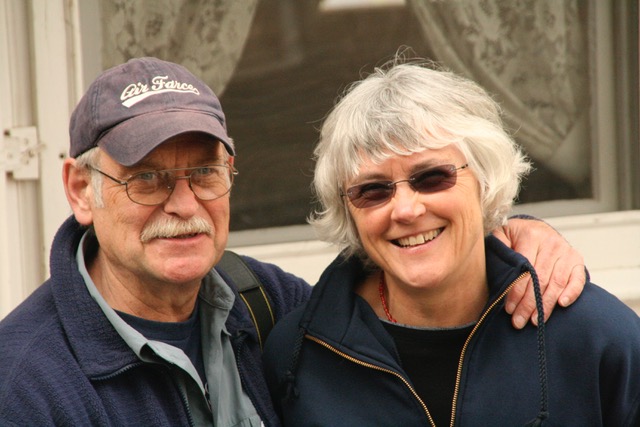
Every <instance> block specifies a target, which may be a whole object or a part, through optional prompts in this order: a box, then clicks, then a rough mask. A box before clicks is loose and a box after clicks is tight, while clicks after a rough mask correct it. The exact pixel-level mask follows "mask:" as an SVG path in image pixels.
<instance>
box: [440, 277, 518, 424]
mask: <svg viewBox="0 0 640 427" xmlns="http://www.w3.org/2000/svg"><path fill="white" fill-rule="evenodd" d="M528 274H529V273H528V272H524V273H521V274H520V275H519V276H518V277H517V278H516V279H515V280H514V281H513V282H511V284H510V285H509V286H507V288H506V289H505V290H504V291H503V292H502V293H501V294H500V296H499V297H498V298H496V300H495V301H494V302H492V303H491V305H490V306H489V307H488V308H487V309H486V310H485V311H484V313H482V316H480V319H478V322H476V325H475V326H474V327H473V329H472V330H471V333H470V334H469V336H468V337H467V339H466V341H465V342H464V345H463V346H462V351H461V352H460V361H459V362H458V372H456V385H455V387H454V389H453V401H452V402H451V423H450V424H449V427H454V425H455V423H456V409H457V406H458V394H459V392H460V381H461V377H462V365H463V364H464V356H465V354H466V352H467V347H469V342H470V341H471V339H472V338H473V336H474V335H475V333H476V331H477V330H478V329H479V328H480V325H482V323H483V322H484V320H485V319H486V317H487V316H488V315H489V313H490V312H491V310H493V309H494V307H495V306H496V305H497V304H498V303H499V302H500V301H502V300H503V299H504V297H505V296H506V295H507V294H508V293H509V291H510V290H511V288H513V287H514V286H515V284H516V283H518V282H519V281H520V280H522V279H523V278H524V277H525V276H527V275H528Z"/></svg>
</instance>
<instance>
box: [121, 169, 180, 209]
mask: <svg viewBox="0 0 640 427" xmlns="http://www.w3.org/2000/svg"><path fill="white" fill-rule="evenodd" d="M171 178H172V176H171V174H169V173H167V172H164V171H148V172H140V173H137V174H135V175H133V176H132V177H131V178H129V179H128V180H127V194H129V198H130V199H131V200H132V201H134V202H136V203H139V204H141V205H157V204H160V203H162V202H164V201H165V199H166V198H167V197H169V194H171V189H172V188H173V185H171Z"/></svg>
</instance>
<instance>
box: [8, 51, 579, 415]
mask: <svg viewBox="0 0 640 427" xmlns="http://www.w3.org/2000/svg"><path fill="white" fill-rule="evenodd" d="M70 141H71V145H70V158H69V159H67V160H66V161H65V163H64V168H63V184H64V187H65V191H66V195H67V198H68V200H69V204H70V205H71V208H72V210H73V216H72V217H70V218H69V219H68V220H67V221H66V222H65V223H64V224H63V225H62V226H61V228H60V230H59V231H58V233H57V235H56V238H55V240H54V242H53V246H52V249H51V278H50V279H49V280H47V281H46V282H45V283H44V284H43V285H42V286H41V287H40V288H39V289H38V290H36V291H35V292H34V293H33V295H31V296H30V297H29V298H28V299H27V300H26V301H25V302H24V303H23V304H21V305H20V306H19V307H18V308H17V309H16V310H14V312H12V313H11V314H9V315H8V316H7V317H6V318H5V319H4V320H3V321H2V322H0V343H2V345H1V346H0V361H1V363H0V425H3V424H14V423H15V424H18V425H154V426H164V425H167V426H169V425H174V426H175V425H216V426H259V425H261V423H264V425H267V426H272V425H278V424H279V421H278V419H277V417H276V414H275V412H274V410H273V407H272V405H271V402H270V401H269V398H268V393H267V389H266V385H265V382H264V378H263V373H262V365H261V351H260V345H259V342H258V337H257V333H256V330H255V327H254V325H253V323H252V321H251V317H250V315H249V312H248V310H247V308H246V307H245V306H244V305H243V304H242V302H241V301H240V298H239V297H238V291H237V288H236V286H235V284H234V283H233V280H232V278H230V277H229V276H228V275H227V274H226V273H224V272H223V271H222V270H219V269H214V268H213V267H214V266H215V265H216V264H217V263H218V262H219V260H220V258H221V256H222V253H223V251H224V249H225V247H226V244H227V237H228V226H229V191H230V189H231V185H232V183H233V177H234V174H235V169H234V166H233V165H234V157H233V156H234V155H235V148H234V145H233V141H232V140H231V138H229V136H228V135H227V132H226V121H225V116H224V113H223V111H222V109H221V107H220V103H219V101H218V99H217V98H216V96H215V95H214V94H213V92H212V91H211V90H210V89H209V88H208V87H207V86H206V85H205V84H204V83H203V82H202V81H200V80H199V79H197V78H196V77H195V76H193V75H192V74H191V73H190V72H188V71H187V70H186V69H185V68H183V67H182V66H179V65H176V64H173V63H169V62H164V61H160V60H158V59H155V58H140V59H134V60H131V61H129V62H127V63H126V64H123V65H121V66H118V67H114V68H112V69H110V70H107V71H106V72H104V73H103V74H102V75H101V76H99V77H98V78H97V79H96V81H95V82H94V83H93V84H92V85H91V86H90V88H89V89H88V91H87V93H86V94H85V96H84V97H83V98H82V99H81V100H80V102H79V104H78V106H77V107H76V109H75V110H74V112H73V115H72V117H71V123H70ZM519 224H520V225H522V224H525V225H526V227H508V228H506V230H505V232H506V233H507V234H510V237H512V236H517V235H518V234H521V233H528V235H527V236H526V238H525V239H523V241H527V242H529V241H530V240H532V238H533V240H535V241H536V245H537V243H540V242H542V241H545V244H547V245H548V244H549V243H548V241H549V240H551V241H553V242H555V245H559V246H553V244H552V245H551V246H552V248H553V249H552V251H553V252H548V253H544V254H541V255H535V254H536V250H537V246H536V245H534V246H527V247H526V248H525V249H524V252H525V254H529V255H531V257H532V258H536V257H537V258H538V260H539V261H545V262H544V263H543V265H542V267H541V268H540V270H541V271H543V272H544V273H542V274H541V276H542V277H543V278H544V277H546V278H549V277H551V279H550V283H551V286H549V287H548V288H547V291H546V292H545V297H547V299H548V300H549V301H548V303H549V305H550V306H553V305H555V303H556V301H557V300H558V298H559V297H562V298H566V299H567V301H566V303H564V305H566V304H568V303H571V302H572V301H573V300H575V298H577V295H579V293H580V291H581V289H582V285H583V283H584V275H583V273H582V269H581V268H579V269H576V271H577V273H576V272H575V271H574V273H573V274H572V269H573V266H575V265H578V264H580V263H581V257H580V256H579V255H578V254H577V253H576V252H575V251H573V250H572V249H571V248H570V247H569V246H568V244H566V242H564V240H563V239H562V238H561V237H560V236H559V235H557V233H555V232H554V231H553V230H552V229H551V228H550V227H548V226H546V225H544V223H542V222H539V221H522V220H521V221H520V222H519ZM529 230H533V231H529ZM536 236H537V237H536ZM503 238H504V239H507V236H506V235H504V236H503ZM507 240H508V239H507ZM556 249H558V253H555V251H556ZM532 254H533V255H532ZM558 258H560V259H561V260H564V262H560V263H557V262H556V261H557V260H558ZM533 261H535V260H533ZM246 262H247V263H248V264H249V266H250V267H251V269H252V270H253V271H254V272H255V274H256V275H257V276H258V278H259V279H260V281H261V282H262V283H263V284H264V286H265V289H266V291H267V293H268V294H269V297H270V299H271V302H272V308H273V311H274V316H275V318H276V320H277V319H279V318H281V317H282V316H283V315H285V314H286V313H287V312H289V311H290V310H291V309H293V308H294V307H296V306H297V305H299V304H300V303H302V302H304V301H305V300H306V299H307V298H308V295H309V290H310V288H309V286H308V285H307V284H306V283H305V282H304V281H303V280H301V279H299V278H297V277H294V276H292V275H290V274H288V273H285V272H283V271H282V270H280V269H279V268H277V267H275V266H273V265H269V264H264V263H260V262H258V261H256V260H253V259H249V258H247V259H246ZM558 265H559V267H558ZM569 279H570V280H569ZM567 282H569V286H568V287H567V288H566V290H564V291H563V288H564V286H565V285H566V284H567ZM558 284H560V285H559V286H558ZM519 292H520V293H519V294H516V296H514V297H513V298H514V300H513V302H514V303H515V302H517V301H519V300H520V298H522V292H523V290H522V289H520V290H519ZM561 301H562V300H561ZM530 304H531V302H530V301H529V299H528V298H527V297H525V298H524V301H523V303H522V304H521V308H519V309H518V311H516V312H517V313H520V316H522V314H525V315H526V316H527V317H528V316H531V314H532V312H533V308H532V307H531V306H530ZM527 305H529V306H527ZM512 310H513V309H512Z"/></svg>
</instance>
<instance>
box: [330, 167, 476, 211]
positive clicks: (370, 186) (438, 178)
mask: <svg viewBox="0 0 640 427" xmlns="http://www.w3.org/2000/svg"><path fill="white" fill-rule="evenodd" d="M467 167H469V164H468V163H466V164H464V165H462V166H460V167H458V168H457V167H455V166H454V165H440V166H436V167H432V168H429V169H424V170H421V171H419V172H416V173H414V174H413V175H411V176H410V177H409V179H401V180H399V181H395V182H391V181H374V182H366V183H364V184H359V185H354V186H353V187H349V188H348V189H347V191H346V192H345V193H342V192H341V194H340V195H341V196H343V197H344V196H347V197H348V198H349V200H350V201H351V204H353V206H355V207H356V208H370V207H373V206H378V205H380V204H382V203H386V202H388V201H389V200H391V198H392V197H393V195H394V194H395V193H396V185H397V184H399V183H401V182H407V183H409V185H410V186H411V188H413V189H414V191H417V192H419V193H423V194H428V193H437V192H438V191H443V190H447V189H449V188H451V187H453V186H454V185H456V179H457V177H458V171H459V170H461V169H465V168H467Z"/></svg>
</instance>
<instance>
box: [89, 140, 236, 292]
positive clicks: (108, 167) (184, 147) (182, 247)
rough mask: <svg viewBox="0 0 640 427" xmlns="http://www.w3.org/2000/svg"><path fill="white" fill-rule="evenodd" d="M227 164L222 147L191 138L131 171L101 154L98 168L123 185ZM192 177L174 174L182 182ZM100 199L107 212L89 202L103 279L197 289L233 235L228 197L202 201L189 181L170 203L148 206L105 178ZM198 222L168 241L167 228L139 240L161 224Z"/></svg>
mask: <svg viewBox="0 0 640 427" xmlns="http://www.w3.org/2000/svg"><path fill="white" fill-rule="evenodd" d="M226 158H227V156H226V155H225V151H224V147H223V146H222V144H221V143H220V142H217V141H213V140H212V139H211V138H209V137H206V136H205V135H202V134H197V133H191V134H183V135H179V136H177V137H174V138H171V139H169V140H167V141H166V142H164V143H163V144H162V145H160V146H159V147H158V148H156V149H155V150H153V151H152V152H151V153H150V154H149V155H148V156H147V157H145V158H144V159H143V160H142V161H140V162H139V163H138V164H136V165H135V166H132V167H124V166H122V165H120V164H118V163H117V162H115V161H114V160H113V159H112V158H111V157H109V156H108V155H107V154H106V153H104V152H103V154H102V155H101V157H100V165H99V166H98V167H99V169H100V170H102V171H103V172H105V173H107V174H109V175H111V176H113V177H117V178H120V179H123V180H124V179H126V178H128V177H129V176H131V175H132V174H135V173H138V172H142V171H150V170H163V169H174V168H189V167H197V166H205V165H214V164H222V163H224V162H225V159H226ZM231 161H233V159H231ZM188 173H189V172H187V171H179V172H177V173H176V174H177V176H178V177H180V176H184V175H186V174H188ZM102 194H103V205H104V206H103V207H97V206H96V205H95V203H94V200H93V197H89V198H88V200H90V203H91V204H92V206H91V214H92V219H93V225H94V228H95V231H96V235H97V237H98V241H99V242H100V251H99V253H98V256H97V258H96V260H95V262H94V264H98V267H99V271H100V275H104V274H107V275H108V276H107V277H108V279H109V280H113V279H115V280H118V281H121V282H122V284H124V285H125V286H128V285H131V286H140V285H142V286H144V287H148V286H149V285H151V287H152V288H154V287H156V286H160V287H165V285H170V286H171V287H174V286H175V285H199V283H200V281H201V279H202V278H203V277H204V276H205V274H206V273H207V272H208V271H209V270H210V269H211V268H212V267H213V266H214V265H215V264H216V263H217V262H218V261H219V259H220V257H221V256H222V252H223V251H224V249H225V247H226V244H227V238H228V235H229V194H226V195H224V196H222V197H220V198H218V199H215V200H210V201H203V200H200V199H198V198H197V197H196V196H195V194H194V193H193V192H192V191H191V189H190V188H189V180H188V179H178V180H177V182H176V185H175V188H174V190H173V192H172V193H171V195H170V196H169V198H168V199H167V200H166V201H164V202H163V203H161V204H159V205H157V206H144V205H140V204H137V203H134V202H133V201H131V200H130V199H129V197H128V196H127V193H126V191H125V186H124V185H119V184H117V183H116V182H114V181H112V180H110V179H107V178H105V179H104V180H103V183H102ZM194 219H199V220H201V221H200V222H201V223H202V224H201V226H200V228H199V229H194V228H189V227H187V228H186V229H183V230H182V231H180V232H178V231H176V232H173V233H169V235H167V233H166V229H167V228H166V227H165V228H164V230H165V232H161V233H157V232H156V233H151V238H150V239H149V240H146V239H145V240H143V239H141V235H142V233H143V231H145V230H148V229H149V227H152V226H154V225H158V224H159V223H163V222H169V223H174V224H176V223H185V222H187V221H193V220H194ZM160 228H161V230H162V229H163V227H160ZM206 229H208V230H206ZM195 230H197V231H195ZM205 230H206V231H205ZM90 271H91V270H90Z"/></svg>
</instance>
